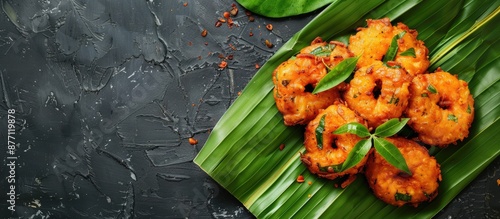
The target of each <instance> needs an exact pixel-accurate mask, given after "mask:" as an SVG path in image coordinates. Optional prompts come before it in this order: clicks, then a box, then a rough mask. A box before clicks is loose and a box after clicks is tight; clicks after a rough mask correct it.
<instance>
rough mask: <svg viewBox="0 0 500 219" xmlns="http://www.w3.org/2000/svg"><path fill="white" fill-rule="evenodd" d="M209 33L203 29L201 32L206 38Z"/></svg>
mask: <svg viewBox="0 0 500 219" xmlns="http://www.w3.org/2000/svg"><path fill="white" fill-rule="evenodd" d="M207 33H208V31H207V29H203V31H201V36H202V37H206V36H207Z"/></svg>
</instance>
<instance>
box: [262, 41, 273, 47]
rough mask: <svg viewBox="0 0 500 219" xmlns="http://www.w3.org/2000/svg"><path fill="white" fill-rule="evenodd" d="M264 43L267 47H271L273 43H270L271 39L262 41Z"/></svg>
mask: <svg viewBox="0 0 500 219" xmlns="http://www.w3.org/2000/svg"><path fill="white" fill-rule="evenodd" d="M264 43H265V44H266V46H267V48H273V46H274V45H273V43H271V41H269V40H266V41H264Z"/></svg>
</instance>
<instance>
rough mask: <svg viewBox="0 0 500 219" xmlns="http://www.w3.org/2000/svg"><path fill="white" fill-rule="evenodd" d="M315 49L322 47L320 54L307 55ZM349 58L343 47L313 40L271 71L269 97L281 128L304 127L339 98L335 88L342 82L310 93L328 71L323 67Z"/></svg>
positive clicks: (319, 39) (345, 47)
mask: <svg viewBox="0 0 500 219" xmlns="http://www.w3.org/2000/svg"><path fill="white" fill-rule="evenodd" d="M329 45H330V46H329ZM318 47H324V48H325V51H324V52H323V54H322V55H318V56H317V55H313V54H311V52H312V51H313V50H315V49H317V48H318ZM319 49H322V48H319ZM328 49H331V51H330V50H328ZM351 56H352V53H350V52H349V51H348V50H347V46H345V45H344V44H342V43H337V42H330V43H326V42H323V41H322V40H321V38H316V39H315V40H314V41H313V42H312V43H311V45H310V46H308V47H305V48H303V49H302V50H301V52H300V53H299V54H298V55H297V56H296V57H295V58H292V59H289V60H287V61H285V62H284V63H282V64H281V65H280V66H278V68H276V69H275V70H274V72H273V83H274V92H273V95H274V99H275V101H276V106H277V107H278V110H279V111H280V112H281V114H282V115H283V118H284V122H285V125H288V126H292V125H305V124H307V123H308V122H309V121H311V120H312V119H314V118H315V116H316V115H317V114H318V112H319V110H320V109H325V108H326V107H328V106H330V105H332V104H333V103H334V102H335V101H338V100H339V99H340V94H339V88H340V87H342V85H343V84H344V83H342V84H341V85H339V86H337V87H335V88H332V89H329V90H327V91H324V92H321V93H318V94H312V91H313V90H314V88H315V87H316V85H317V84H318V82H319V81H320V80H321V79H322V78H323V77H324V76H325V75H326V74H327V72H328V71H329V70H328V68H327V66H328V67H329V68H331V67H333V66H335V65H337V64H338V63H339V62H341V61H342V60H343V59H344V57H351Z"/></svg>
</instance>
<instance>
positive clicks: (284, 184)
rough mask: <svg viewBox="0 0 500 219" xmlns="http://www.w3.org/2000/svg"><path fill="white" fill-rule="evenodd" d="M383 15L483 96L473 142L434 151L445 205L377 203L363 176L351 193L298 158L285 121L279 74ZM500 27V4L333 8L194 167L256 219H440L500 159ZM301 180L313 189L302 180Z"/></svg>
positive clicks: (289, 50) (411, 1)
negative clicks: (314, 45)
mask: <svg viewBox="0 0 500 219" xmlns="http://www.w3.org/2000/svg"><path fill="white" fill-rule="evenodd" d="M382 17H389V18H390V19H391V21H392V22H393V24H395V23H396V22H403V23H405V24H407V25H408V26H409V27H410V28H412V29H416V30H417V31H418V33H419V39H421V40H423V41H424V42H425V44H426V46H427V47H428V48H429V51H430V54H429V55H430V57H429V58H430V60H431V66H430V68H429V71H430V72H432V71H434V70H435V69H436V68H438V67H440V68H442V69H443V70H445V71H448V72H451V73H454V74H457V75H458V77H459V78H460V79H462V80H465V81H467V82H468V83H469V88H470V90H471V93H472V95H473V96H474V99H475V106H474V107H475V115H474V116H475V118H474V122H473V124H472V127H471V128H470V133H469V136H468V137H467V138H466V139H465V140H464V141H462V142H459V143H458V144H457V145H451V146H449V147H447V148H445V149H441V150H438V151H436V152H435V153H433V155H434V156H435V157H436V159H437V160H438V162H439V163H440V164H441V171H442V178H443V180H442V181H441V183H440V187H439V194H438V196H437V198H436V199H434V200H433V201H432V202H430V203H425V204H421V205H420V206H419V207H417V208H414V207H409V206H405V207H400V208H397V207H393V206H390V205H387V204H385V203H384V202H382V201H380V200H378V199H377V198H376V197H375V196H374V195H373V194H372V192H371V191H370V189H369V187H368V184H367V182H366V180H365V179H364V177H363V176H362V175H360V176H358V178H357V179H356V180H355V181H354V182H353V183H352V184H350V185H349V186H348V187H347V188H345V189H342V188H336V187H335V186H334V182H332V181H329V180H325V179H320V178H318V177H316V176H315V175H312V174H310V173H309V171H308V170H307V169H306V168H305V166H304V165H303V164H302V163H301V161H300V160H299V156H300V153H303V152H304V147H303V128H302V127H286V126H285V125H284V124H283V120H282V115H281V114H280V113H279V112H278V110H277V108H276V106H275V103H274V99H273V95H272V89H273V83H272V78H271V77H272V72H273V70H274V69H275V68H276V67H277V66H278V65H279V64H280V63H281V62H283V61H285V60H287V59H288V58H290V57H291V56H293V55H294V54H296V53H297V52H298V51H299V50H300V49H301V48H303V47H305V46H307V45H308V44H309V43H310V42H311V41H312V40H313V39H314V38H316V37H317V36H320V37H322V38H323V39H325V40H339V41H343V42H345V43H347V40H348V37H349V36H350V35H351V34H353V33H355V31H356V28H357V27H360V26H366V19H368V18H372V19H377V18H382ZM499 23H500V1H485V0H425V1H423V0H387V1H383V0H373V1H363V0H353V1H334V2H333V3H331V4H330V5H329V6H328V7H326V8H325V9H324V10H323V11H322V12H321V13H320V14H318V15H317V17H316V18H314V19H313V20H312V21H311V22H310V23H309V24H308V25H306V26H305V27H304V28H303V29H302V30H301V31H299V32H298V33H296V34H295V35H294V36H293V37H292V38H291V39H290V40H289V41H288V42H287V43H285V44H284V45H283V46H282V47H281V48H280V49H279V50H278V51H277V52H276V53H275V54H274V55H273V56H272V57H271V58H270V59H269V60H268V61H267V63H266V64H265V65H263V66H262V67H261V68H260V69H259V71H258V72H257V73H256V75H255V76H254V77H253V78H252V80H251V81H250V82H249V83H248V85H247V87H246V88H245V89H244V90H243V92H242V94H241V95H240V96H239V97H238V99H237V100H236V101H235V102H234V103H233V104H232V105H231V107H230V108H229V109H228V110H227V112H226V113H225V114H224V115H223V117H222V118H221V119H220V121H219V122H218V123H217V125H216V126H215V127H214V129H213V131H212V132H211V135H210V137H209V138H208V139H207V142H206V143H205V145H204V146H203V148H202V150H201V151H200V152H199V154H198V155H197V157H196V158H195V159H194V162H195V163H196V164H197V165H199V166H200V167H201V169H203V170H204V171H205V172H206V173H208V174H209V175H210V176H211V177H212V178H213V179H214V180H216V181H217V182H218V183H219V184H220V185H222V186H223V187H224V188H225V189H227V190H228V191H229V192H230V193H231V194H233V195H234V196H235V197H236V198H237V199H238V200H240V201H241V202H242V203H243V204H244V205H245V207H246V208H248V209H249V210H250V212H252V213H253V214H254V215H255V216H256V217H257V218H291V217H294V218H355V217H361V218H409V217H417V218H431V217H432V216H434V215H436V214H437V213H438V212H439V211H440V210H441V209H443V208H444V207H445V206H446V205H447V204H448V203H450V201H452V199H453V198H454V197H455V196H456V195H457V194H458V193H459V192H460V191H461V190H462V189H463V188H464V187H465V186H467V185H468V184H469V183H470V182H471V181H472V180H473V179H474V178H476V177H477V175H478V174H479V173H480V172H481V171H482V170H483V169H484V168H485V167H487V166H488V164H489V163H491V162H492V161H493V160H494V159H495V158H496V157H497V156H498V155H499V154H500V144H498V142H500V135H499V134H498V128H500V120H499V118H500V92H499V91H500V41H499V39H500V37H499V36H500V28H498V24H499ZM282 144H283V145H285V147H284V148H283V150H280V145H282ZM299 175H303V176H304V179H305V182H306V183H297V182H296V179H297V176H299ZM308 182H310V183H308Z"/></svg>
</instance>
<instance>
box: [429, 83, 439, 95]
mask: <svg viewBox="0 0 500 219" xmlns="http://www.w3.org/2000/svg"><path fill="white" fill-rule="evenodd" d="M427 90H428V91H430V92H431V93H433V94H437V92H438V91H437V90H436V88H435V87H434V86H432V84H429V85H428V86H427Z"/></svg>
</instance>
